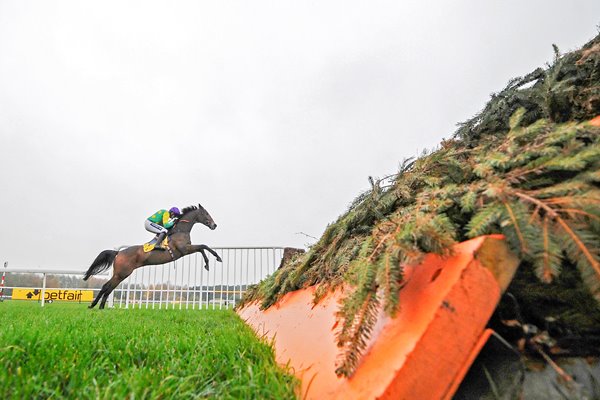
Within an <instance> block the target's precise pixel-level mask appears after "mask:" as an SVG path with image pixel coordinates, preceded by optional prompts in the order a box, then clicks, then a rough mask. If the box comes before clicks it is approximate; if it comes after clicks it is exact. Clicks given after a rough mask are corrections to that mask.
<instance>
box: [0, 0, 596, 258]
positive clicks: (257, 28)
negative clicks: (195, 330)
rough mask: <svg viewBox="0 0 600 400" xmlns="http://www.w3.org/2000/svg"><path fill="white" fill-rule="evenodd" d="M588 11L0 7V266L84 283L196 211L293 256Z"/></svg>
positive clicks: (201, 234) (292, 5) (467, 6)
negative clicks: (114, 254)
mask: <svg viewBox="0 0 600 400" xmlns="http://www.w3.org/2000/svg"><path fill="white" fill-rule="evenodd" d="M599 23H600V1H597V0H589V1H569V2H565V1H548V0H545V1H541V0H536V1H522V0H521V1H506V0H503V1H347V0H346V1H293V2H290V1H281V0H278V1H269V2H266V1H213V2H207V1H189V2H188V1H177V2H167V1H162V2H157V1H147V0H144V1H122V0H119V1H106V0H104V1H96V2H91V1H85V2H84V1H80V0H76V1H48V0H40V1H26V0H14V1H5V0H0V210H1V212H2V214H3V218H2V220H3V221H2V228H1V229H0V262H4V261H8V262H9V265H10V266H13V267H23V268H26V267H33V268H37V267H41V268H68V269H85V268H87V266H89V264H90V263H91V261H92V260H93V259H94V258H95V257H96V255H97V254H98V253H99V252H100V251H101V250H104V249H110V248H114V247H116V246H119V245H124V244H139V243H142V242H144V241H147V240H149V239H151V237H152V235H151V234H150V233H148V232H146V231H145V230H144V220H145V219H146V218H147V217H148V216H149V215H151V214H152V213H153V212H154V211H156V210H157V209H160V208H169V207H171V206H174V205H176V206H179V207H180V208H181V207H184V206H187V205H191V204H197V203H202V205H203V206H204V207H205V208H206V209H207V210H208V211H209V212H210V213H211V215H212V216H213V218H214V220H215V222H216V223H217V224H218V228H217V229H216V230H215V231H210V230H208V228H206V227H204V226H196V227H195V229H194V231H193V233H192V240H193V242H196V243H205V244H208V245H209V246H254V245H260V246H295V247H303V246H304V245H305V244H310V243H313V242H314V240H313V239H310V238H308V237H306V236H304V235H301V234H298V233H299V232H304V233H306V234H309V235H312V236H315V237H319V236H320V235H321V234H322V232H323V230H324V229H325V227H326V226H327V224H328V223H330V222H332V221H334V220H335V219H336V218H337V217H338V216H339V215H340V214H341V213H343V212H344V211H345V210H346V208H347V206H348V204H349V203H350V202H351V201H352V200H353V199H354V197H356V196H357V195H358V194H359V193H360V192H361V191H363V190H365V189H367V188H368V187H369V183H368V180H367V177H368V176H374V177H382V176H384V175H387V174H390V173H394V172H396V171H397V168H398V165H399V163H400V161H401V160H402V159H403V158H405V157H410V156H414V155H416V154H417V153H418V152H420V151H422V150H423V149H424V148H432V147H434V146H435V145H436V144H438V143H439V142H440V140H441V139H442V138H444V137H446V138H447V137H449V136H450V135H451V134H452V133H453V132H454V130H455V127H456V123H458V122H461V121H464V120H466V119H468V118H470V117H471V116H473V115H474V114H475V113H476V112H477V111H478V110H480V109H481V108H482V107H483V106H484V104H485V102H486V101H487V100H488V99H489V95H490V93H492V92H495V91H499V90H501V89H502V88H503V87H504V85H505V84H506V83H507V82H508V80H509V79H510V78H513V77H515V76H521V75H525V74H527V73H528V72H530V71H532V70H533V69H535V68H536V67H539V66H543V65H544V64H545V63H546V62H549V61H551V60H552V58H553V51H552V43H555V44H557V45H558V46H559V48H560V49H561V50H562V51H563V52H566V51H568V50H573V49H576V48H578V47H580V46H581V45H583V44H584V43H585V42H586V41H588V40H589V39H591V38H592V37H594V36H595V35H596V33H597V32H598V24H599Z"/></svg>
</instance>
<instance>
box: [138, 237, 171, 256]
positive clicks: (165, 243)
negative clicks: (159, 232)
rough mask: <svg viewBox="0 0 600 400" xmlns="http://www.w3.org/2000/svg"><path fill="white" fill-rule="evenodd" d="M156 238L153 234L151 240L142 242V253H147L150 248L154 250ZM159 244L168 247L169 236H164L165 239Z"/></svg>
mask: <svg viewBox="0 0 600 400" xmlns="http://www.w3.org/2000/svg"><path fill="white" fill-rule="evenodd" d="M156 239H157V237H156V236H155V237H154V239H152V240H151V241H149V242H147V243H144V246H143V247H144V253H149V252H151V251H152V250H154V248H155V247H156V244H157V243H156ZM161 246H162V247H164V248H165V249H168V248H169V237H168V236H165V239H164V240H163V241H162V243H161Z"/></svg>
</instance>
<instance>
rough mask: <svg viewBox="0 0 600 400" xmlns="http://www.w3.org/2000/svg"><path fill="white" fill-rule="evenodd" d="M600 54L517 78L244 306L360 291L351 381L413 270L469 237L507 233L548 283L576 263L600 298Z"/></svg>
mask: <svg viewBox="0 0 600 400" xmlns="http://www.w3.org/2000/svg"><path fill="white" fill-rule="evenodd" d="M599 49H600V36H598V37H597V38H596V39H594V40H593V41H592V42H591V43H590V44H588V45H586V46H584V48H583V49H582V50H580V51H577V52H573V53H568V54H566V55H564V56H562V57H558V58H557V59H556V60H555V62H554V64H553V65H552V66H550V67H548V68H547V69H545V70H544V69H541V68H540V69H538V70H536V71H534V72H532V73H531V74H529V75H527V76H525V77H523V78H518V79H515V80H513V81H511V82H509V84H508V86H507V87H506V88H505V89H504V90H503V91H502V92H500V93H498V94H495V95H493V96H492V99H491V101H490V102H489V103H488V104H487V105H486V107H485V108H484V110H483V111H482V112H481V113H480V114H478V115H477V116H476V117H474V118H473V119H472V120H470V121H467V122H466V123H464V124H462V125H461V126H460V128H459V129H458V131H457V133H456V134H455V136H454V138H453V139H450V140H445V141H443V142H442V144H441V146H440V147H439V149H437V150H435V151H432V152H428V153H425V154H423V155H422V156H421V157H419V158H418V159H416V160H413V159H410V160H406V161H404V162H403V163H402V165H401V166H400V170H399V172H398V173H397V174H396V175H395V176H393V177H391V179H390V178H389V177H388V179H386V180H381V181H377V182H375V181H372V188H371V190H369V191H367V192H365V193H362V194H361V195H360V196H358V197H357V199H355V200H354V201H353V202H352V203H351V205H350V207H349V209H348V211H347V212H346V213H345V214H343V215H342V216H340V217H339V218H338V220H337V221H336V222H334V223H333V224H331V225H329V226H328V227H327V229H326V231H325V233H324V234H323V236H322V237H321V239H320V240H319V241H318V242H317V243H316V244H315V245H314V246H312V247H311V248H310V250H309V251H308V252H307V253H306V254H305V255H304V256H303V257H301V258H298V259H297V260H295V261H294V262H292V263H290V264H288V265H287V266H285V267H284V268H281V269H280V270H278V271H277V272H276V273H275V274H274V276H271V277H269V278H268V279H267V280H265V281H264V282H263V283H262V284H261V285H259V286H258V287H256V288H254V289H253V290H250V291H249V293H248V294H247V297H246V298H245V299H244V301H245V302H247V301H251V300H254V299H261V300H262V306H263V307H264V308H266V307H268V306H270V305H272V304H273V303H274V302H276V301H277V299H278V298H279V297H280V296H282V295H283V294H285V293H286V292H288V291H291V290H296V289H299V288H302V287H307V286H310V285H320V287H321V288H323V287H325V288H326V289H320V290H318V293H319V296H322V295H323V294H325V293H326V292H327V290H329V289H330V288H333V287H336V286H337V285H339V284H341V283H344V282H346V283H347V284H349V285H350V286H351V287H352V288H353V290H352V291H350V292H349V294H348V295H347V297H346V299H345V300H344V301H343V302H342V304H341V306H340V307H341V308H340V310H339V317H340V318H341V320H343V323H342V324H341V329H340V330H339V333H338V336H337V339H338V344H339V346H340V348H341V354H340V359H339V363H338V368H337V370H336V373H337V374H338V375H343V376H350V375H352V373H353V371H354V370H355V368H356V366H357V364H358V362H359V361H360V355H361V354H362V352H363V351H364V349H365V347H366V344H367V341H368V338H369V336H370V333H371V331H372V329H373V326H374V325H375V323H376V321H377V316H378V313H379V310H380V309H381V308H383V309H384V311H385V312H386V313H387V314H388V315H390V316H393V315H394V314H395V313H396V312H397V310H398V307H401V306H402V305H401V304H399V301H398V292H399V290H400V288H401V286H402V284H403V274H402V265H407V264H415V263H418V262H419V260H420V259H421V258H422V257H423V256H424V254H425V253H436V254H439V255H442V256H444V255H447V254H449V252H450V251H451V247H452V245H453V244H455V243H456V242H457V241H460V240H465V239H468V238H472V237H476V236H480V235H484V234H491V233H502V234H504V235H505V236H506V238H507V241H508V243H509V244H510V246H511V248H512V249H513V250H514V251H515V252H516V253H517V254H519V255H520V257H521V259H522V260H523V261H524V262H526V263H527V264H528V265H532V266H533V271H535V274H536V275H537V278H538V279H539V280H540V281H542V282H546V283H551V282H553V281H555V280H556V279H557V277H559V275H560V273H561V269H562V267H563V265H564V264H565V263H570V264H572V265H574V266H576V268H577V269H578V271H579V274H580V276H581V279H582V281H583V283H584V284H585V286H586V287H587V290H588V292H589V293H591V294H592V295H593V296H594V297H595V298H596V299H597V300H598V299H600V243H599V239H598V238H600V185H599V182H600V173H599V172H598V171H599V170H600V168H599V167H600V128H598V127H595V126H592V125H590V124H589V123H587V122H586V121H588V120H590V119H591V118H592V117H594V116H595V115H596V114H597V113H598V110H599V109H600V76H599V75H600V74H598V72H597V71H598V66H599V65H600V51H599ZM526 84H531V85H529V86H528V87H525V88H524V86H525V85H526ZM578 121H579V122H578ZM384 182H386V183H385V184H384ZM315 301H318V298H317V299H315Z"/></svg>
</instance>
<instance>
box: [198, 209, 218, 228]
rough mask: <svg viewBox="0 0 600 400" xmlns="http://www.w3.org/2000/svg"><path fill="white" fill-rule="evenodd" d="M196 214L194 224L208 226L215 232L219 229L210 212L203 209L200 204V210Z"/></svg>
mask: <svg viewBox="0 0 600 400" xmlns="http://www.w3.org/2000/svg"><path fill="white" fill-rule="evenodd" d="M194 214H195V215H194V222H198V223H200V224H202V225H206V226H207V227H209V228H210V229H211V230H215V228H216V227H217V224H215V221H213V219H212V217H211V216H210V214H209V213H208V211H206V210H205V209H204V207H202V206H201V205H200V204H198V209H197V210H196V212H195V213H194Z"/></svg>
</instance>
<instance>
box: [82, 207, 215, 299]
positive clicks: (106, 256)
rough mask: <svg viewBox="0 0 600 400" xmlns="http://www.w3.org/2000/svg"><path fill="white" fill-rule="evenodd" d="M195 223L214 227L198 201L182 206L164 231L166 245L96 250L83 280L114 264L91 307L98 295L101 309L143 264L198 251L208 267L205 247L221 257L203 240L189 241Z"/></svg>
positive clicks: (168, 260)
mask: <svg viewBox="0 0 600 400" xmlns="http://www.w3.org/2000/svg"><path fill="white" fill-rule="evenodd" d="M196 223H201V224H203V225H206V226H207V227H208V228H210V229H211V230H214V229H215V228H216V227H217V224H215V222H214V221H213V219H212V217H211V216H210V214H209V213H208V212H207V211H206V210H205V209H204V208H203V207H202V206H201V205H200V204H198V207H196V206H190V207H186V208H184V209H183V210H181V217H180V218H179V220H178V221H177V223H176V225H175V226H174V227H173V228H171V229H170V230H169V233H168V235H167V236H168V239H169V242H168V243H169V244H168V247H169V249H167V250H163V251H159V250H152V251H150V252H144V247H143V246H131V247H127V248H125V249H122V250H119V251H117V250H104V251H102V252H101V253H100V254H98V257H96V259H95V260H94V262H93V263H92V265H90V268H89V269H88V270H87V272H86V273H85V276H84V277H83V280H84V281H86V280H88V278H89V277H90V276H92V275H96V274H99V273H100V272H103V271H106V270H107V269H108V268H110V266H111V265H113V275H112V277H111V278H110V279H109V280H108V282H106V283H105V284H104V285H103V286H102V289H100V293H98V295H97V296H96V298H95V299H94V301H93V302H92V304H90V306H89V308H94V306H95V305H96V304H97V303H98V301H100V299H102V301H101V302H100V309H102V308H104V304H105V303H106V300H107V299H108V295H110V293H111V292H112V291H113V290H114V289H115V288H116V287H117V286H118V285H119V283H121V282H122V281H123V280H124V279H125V278H127V277H128V276H129V275H131V273H132V272H133V271H134V270H135V269H136V268H139V267H143V266H145V265H157V264H166V263H168V262H171V261H175V260H177V259H178V258H181V257H183V256H186V255H188V254H192V253H197V252H200V254H202V257H203V258H204V263H205V264H204V268H206V270H207V271H208V257H207V256H206V253H205V251H208V252H209V253H210V254H212V255H213V256H215V257H216V259H217V261H219V262H221V257H219V255H218V254H217V253H216V252H215V251H214V250H213V249H211V248H210V247H208V246H206V245H204V244H192V241H191V239H190V232H191V230H192V228H193V226H194V224H196Z"/></svg>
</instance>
